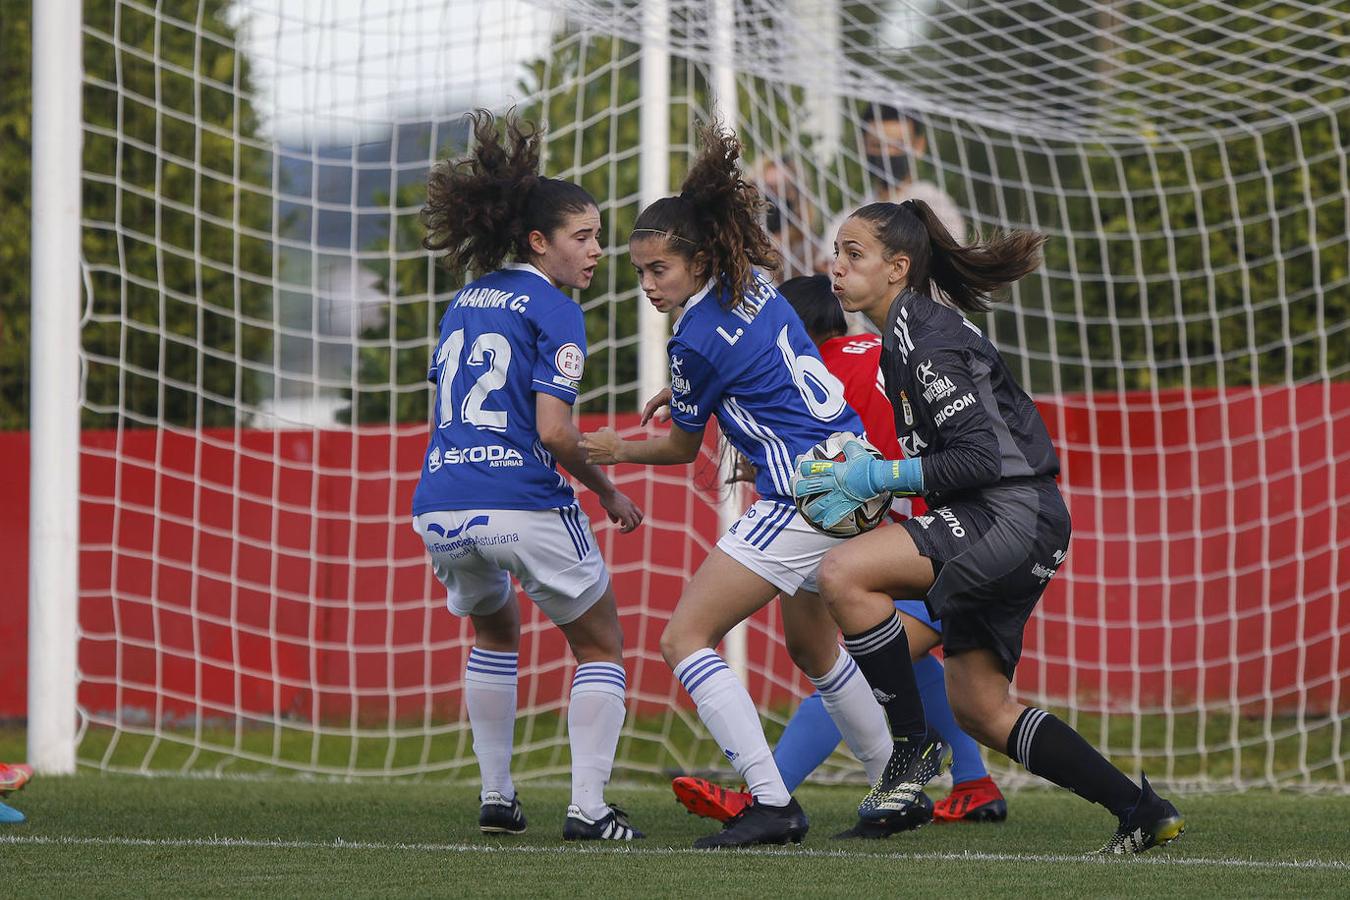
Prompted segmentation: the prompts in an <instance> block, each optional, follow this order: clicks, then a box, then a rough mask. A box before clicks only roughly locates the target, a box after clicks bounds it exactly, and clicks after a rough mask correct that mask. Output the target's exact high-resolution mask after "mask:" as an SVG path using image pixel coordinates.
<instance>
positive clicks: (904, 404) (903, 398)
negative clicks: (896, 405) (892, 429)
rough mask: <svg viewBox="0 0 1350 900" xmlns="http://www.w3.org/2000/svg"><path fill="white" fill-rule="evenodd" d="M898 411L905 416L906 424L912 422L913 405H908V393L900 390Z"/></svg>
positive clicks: (911, 423)
mask: <svg viewBox="0 0 1350 900" xmlns="http://www.w3.org/2000/svg"><path fill="white" fill-rule="evenodd" d="M900 412H902V413H903V414H904V416H905V424H906V425H913V424H914V407H912V406H910V405H909V394H906V393H905V392H904V391H901V392H900Z"/></svg>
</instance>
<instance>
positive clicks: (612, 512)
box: [600, 490, 642, 534]
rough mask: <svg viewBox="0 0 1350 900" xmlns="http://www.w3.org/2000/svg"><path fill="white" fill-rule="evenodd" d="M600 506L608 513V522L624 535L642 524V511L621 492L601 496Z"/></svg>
mask: <svg viewBox="0 0 1350 900" xmlns="http://www.w3.org/2000/svg"><path fill="white" fill-rule="evenodd" d="M600 505H601V506H603V507H604V508H605V512H607V513H609V520H610V521H611V522H614V523H615V524H617V525H618V526H619V531H621V532H623V533H624V534H627V533H628V532H630V531H632V530H633V529H634V528H637V527H638V526H639V525H641V524H642V510H640V509H638V505H637V504H636V503H634V502H633V501H632V500H629V499H628V495H626V494H624V493H623V492H622V491H618V490H616V491H615V492H614V493H612V494H609V495H608V496H601V497H600Z"/></svg>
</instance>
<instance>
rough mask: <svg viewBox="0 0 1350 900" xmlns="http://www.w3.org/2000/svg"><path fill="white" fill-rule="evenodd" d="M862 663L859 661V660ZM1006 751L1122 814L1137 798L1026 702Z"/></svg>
mask: <svg viewBox="0 0 1350 900" xmlns="http://www.w3.org/2000/svg"><path fill="white" fill-rule="evenodd" d="M860 664H861V663H860ZM1007 752H1008V755H1009V756H1010V757H1012V759H1013V761H1014V762H1019V763H1021V764H1022V765H1023V766H1025V767H1026V770H1027V771H1028V772H1030V773H1031V774H1033V775H1039V776H1040V777H1042V778H1044V779H1046V780H1047V781H1053V782H1054V783H1055V784H1057V785H1059V786H1060V787H1062V788H1068V789H1069V790H1071V791H1073V792H1074V793H1075V794H1077V795H1078V796H1080V797H1082V798H1083V799H1084V800H1091V801H1092V802H1093V803H1099V804H1101V805H1102V806H1105V807H1106V808H1107V809H1109V810H1111V812H1113V813H1115V814H1116V816H1117V817H1118V818H1123V817H1124V816H1125V815H1126V814H1127V813H1129V811H1130V810H1131V809H1133V808H1134V805H1135V804H1136V803H1138V802H1139V788H1138V786H1137V785H1135V783H1134V782H1133V781H1130V779H1129V778H1126V777H1125V775H1124V773H1122V772H1121V771H1120V770H1119V769H1117V768H1116V767H1115V766H1113V765H1111V763H1109V762H1107V760H1106V757H1104V756H1102V755H1101V754H1100V753H1098V752H1097V750H1096V749H1095V748H1094V747H1093V746H1092V745H1091V744H1089V743H1088V742H1087V741H1085V740H1084V739H1083V736H1082V735H1080V734H1079V733H1078V732H1076V731H1074V730H1073V729H1072V728H1070V727H1069V726H1068V725H1066V724H1064V722H1062V721H1061V720H1059V719H1057V718H1055V717H1054V716H1052V715H1050V713H1048V712H1046V711H1045V710H1043V709H1036V708H1035V707H1034V706H1029V707H1027V708H1026V709H1024V710H1023V711H1022V715H1020V716H1018V717H1017V723H1016V724H1015V725H1013V729H1012V731H1011V732H1010V733H1009V734H1008V751H1007Z"/></svg>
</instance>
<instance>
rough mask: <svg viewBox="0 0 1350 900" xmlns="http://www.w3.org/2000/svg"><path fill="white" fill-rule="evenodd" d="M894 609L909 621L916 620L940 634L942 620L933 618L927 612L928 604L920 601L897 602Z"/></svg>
mask: <svg viewBox="0 0 1350 900" xmlns="http://www.w3.org/2000/svg"><path fill="white" fill-rule="evenodd" d="M895 608H896V609H898V610H899V611H900V612H902V613H904V614H905V615H907V616H909V617H910V618H911V619H918V620H919V621H920V622H922V623H923V624H925V625H927V626H928V627H929V628H931V629H933V630H934V631H936V632H937V633H938V634H942V620H941V619H935V618H933V614H932V613H930V612H929V611H928V604H927V603H924V602H923V601H922V600H897V601H895Z"/></svg>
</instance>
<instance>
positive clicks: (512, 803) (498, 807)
mask: <svg viewBox="0 0 1350 900" xmlns="http://www.w3.org/2000/svg"><path fill="white" fill-rule="evenodd" d="M478 830H479V831H481V832H483V834H524V833H525V813H524V812H523V811H522V810H521V808H520V795H519V794H517V795H516V796H514V797H512V798H511V799H510V800H507V799H506V798H505V797H503V796H502V795H501V794H499V793H497V792H496V791H488V792H487V793H486V794H484V795H483V805H482V806H481V807H479V809H478Z"/></svg>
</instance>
